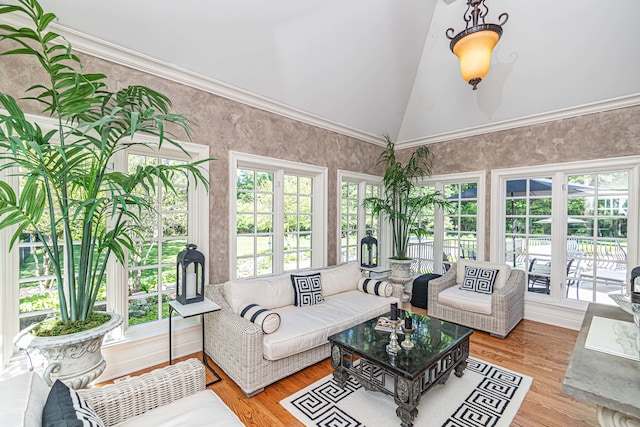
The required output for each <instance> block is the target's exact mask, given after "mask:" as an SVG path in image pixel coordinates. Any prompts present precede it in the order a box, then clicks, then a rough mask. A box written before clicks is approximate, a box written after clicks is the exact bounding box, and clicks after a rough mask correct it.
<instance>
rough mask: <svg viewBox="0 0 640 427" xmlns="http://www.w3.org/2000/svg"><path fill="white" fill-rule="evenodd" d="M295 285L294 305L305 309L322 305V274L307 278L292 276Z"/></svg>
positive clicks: (310, 275) (311, 275)
mask: <svg viewBox="0 0 640 427" xmlns="http://www.w3.org/2000/svg"><path fill="white" fill-rule="evenodd" d="M291 283H292V284H293V295H294V297H293V303H294V305H295V306H297V307H304V306H309V305H315V304H322V303H323V302H324V299H323V298H322V281H321V280H320V273H315V274H309V275H307V276H296V275H294V274H292V275H291Z"/></svg>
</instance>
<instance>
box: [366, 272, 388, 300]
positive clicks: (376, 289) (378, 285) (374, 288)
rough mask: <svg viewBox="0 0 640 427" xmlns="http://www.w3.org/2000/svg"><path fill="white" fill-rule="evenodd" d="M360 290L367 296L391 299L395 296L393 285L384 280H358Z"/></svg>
mask: <svg viewBox="0 0 640 427" xmlns="http://www.w3.org/2000/svg"><path fill="white" fill-rule="evenodd" d="M358 289H359V290H360V291H362V292H364V293H365V294H371V295H378V296H381V297H390V296H391V294H393V285H392V284H391V283H389V282H385V281H384V280H376V279H369V278H367V277H362V278H361V279H360V280H358Z"/></svg>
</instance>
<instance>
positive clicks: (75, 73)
mask: <svg viewBox="0 0 640 427" xmlns="http://www.w3.org/2000/svg"><path fill="white" fill-rule="evenodd" d="M0 14H18V15H22V16H23V17H24V18H26V19H28V20H29V22H30V23H31V25H30V26H29V27H24V28H15V27H12V26H11V25H2V26H0V48H1V54H2V55H4V56H8V55H9V56H11V55H22V56H28V57H32V58H33V59H34V62H36V63H39V64H40V67H41V70H42V72H43V75H44V76H46V79H45V80H46V82H45V83H42V82H39V81H37V82H34V85H33V86H31V87H30V88H29V89H27V93H28V94H29V96H28V98H27V99H30V100H34V101H36V102H38V103H39V104H40V105H41V106H42V114H43V115H48V116H50V117H52V118H53V119H54V120H55V121H56V126H55V127H54V128H53V129H51V130H45V129H43V128H42V127H41V126H40V125H39V124H38V123H37V122H35V121H32V120H31V119H30V118H29V117H27V116H26V115H25V113H24V112H23V110H22V108H21V106H20V103H18V102H17V101H16V100H15V99H14V98H12V97H11V96H8V95H6V94H2V93H0V108H2V109H4V110H5V111H6V113H5V112H2V113H0V175H2V174H4V176H5V178H7V179H6V180H0V230H2V229H9V230H10V232H11V234H12V237H11V243H10V248H14V246H15V243H16V242H17V241H19V239H20V238H21V236H23V233H29V234H32V235H35V236H36V239H37V241H38V242H39V244H41V245H42V246H43V248H44V250H45V252H46V254H47V256H48V259H49V261H50V263H51V267H52V269H53V274H54V275H55V278H56V282H57V292H58V300H59V316H58V317H57V319H56V320H55V321H54V323H55V324H54V325H49V326H47V327H45V326H44V325H37V326H36V327H35V328H33V330H31V331H26V332H25V331H23V332H22V333H21V335H20V337H19V339H18V343H19V345H20V346H21V347H23V346H26V347H27V348H36V349H38V350H40V352H41V353H42V354H43V355H44V356H45V358H46V359H49V362H48V364H47V365H46V367H45V371H44V377H45V379H46V380H47V381H48V382H49V383H51V382H52V381H55V379H57V378H58V379H61V380H63V381H64V382H66V383H67V384H69V385H70V386H72V387H74V388H79V387H84V386H86V385H87V384H88V383H89V382H91V381H93V380H94V379H95V378H96V377H97V376H98V375H100V373H102V372H103V371H104V369H105V366H106V362H105V361H104V358H103V357H102V354H101V352H100V347H101V345H102V339H103V337H104V335H105V334H106V333H108V332H109V331H110V330H112V329H114V328H116V327H117V326H118V325H119V324H120V323H121V322H122V317H121V316H119V315H118V314H115V313H104V312H103V313H99V312H95V311H94V305H95V302H96V298H97V296H98V293H99V289H100V286H101V284H102V283H103V279H104V278H105V274H106V268H107V262H108V261H109V260H110V259H111V257H115V259H116V260H117V261H118V262H120V263H124V262H125V261H126V256H127V253H128V251H129V252H135V251H136V248H135V244H134V238H135V237H143V236H142V233H143V230H144V226H143V224H142V223H141V222H142V221H143V217H144V214H145V213H146V212H149V211H152V210H153V206H152V204H151V202H150V201H149V199H150V197H149V195H150V194H153V193H154V192H155V191H156V187H157V186H158V185H163V186H164V189H165V191H173V192H176V189H175V188H174V186H173V184H172V183H173V182H175V178H176V177H177V176H178V174H182V175H186V176H189V177H190V178H191V179H192V181H193V182H196V183H200V184H202V185H205V186H206V187H208V183H207V179H206V177H205V176H204V175H203V174H202V171H201V170H200V168H199V167H198V166H199V164H201V163H202V162H206V161H208V160H209V159H207V160H201V161H198V162H191V163H184V164H173V165H155V166H138V167H137V168H136V169H135V170H133V171H129V172H128V173H127V172H119V171H114V170H113V169H112V164H113V157H114V156H115V155H116V154H117V153H119V152H121V151H122V150H123V149H125V148H130V147H144V148H145V149H150V150H153V149H158V148H160V147H161V146H162V144H171V145H172V146H173V147H176V148H178V149H181V150H182V148H181V146H180V144H179V143H178V142H177V141H176V140H174V138H175V134H174V132H176V131H183V132H184V135H185V136H186V137H188V136H189V125H190V123H189V121H188V119H187V118H186V117H185V116H184V115H181V114H173V113H171V112H170V111H169V110H170V108H171V101H170V100H169V99H168V98H167V97H166V96H165V95H163V94H161V93H159V92H156V91H154V90H153V89H150V88H148V87H145V86H129V87H125V88H123V89H120V90H118V91H116V92H111V91H109V89H108V87H107V84H106V76H105V75H103V74H85V73H82V72H81V71H80V70H81V67H82V65H81V63H80V59H79V58H78V57H77V56H76V55H75V54H74V53H73V52H72V50H71V46H70V45H69V43H68V42H67V41H66V40H65V39H63V38H62V37H60V36H59V35H58V34H56V33H55V32H52V31H49V30H48V26H49V24H50V23H51V22H52V21H53V20H55V19H56V16H55V15H54V14H52V13H47V12H44V11H43V10H42V7H41V6H40V4H39V3H38V2H37V1H36V0H18V2H16V4H11V5H8V4H0ZM140 136H143V137H144V138H145V139H144V141H145V142H140V139H139V137H140ZM150 140H151V141H153V142H149V141H150ZM183 151H184V150H183ZM185 153H186V152H185ZM15 176H18V177H19V178H20V186H21V188H20V191H17V190H16V188H14V187H13V186H12V185H11V183H10V182H9V181H10V180H9V179H8V178H13V177H15ZM9 285H10V286H15V284H13V283H12V284H9ZM123 286H126V285H125V284H123ZM32 332H35V334H34V333H32ZM43 335H50V336H43ZM69 345H70V346H71V349H69Z"/></svg>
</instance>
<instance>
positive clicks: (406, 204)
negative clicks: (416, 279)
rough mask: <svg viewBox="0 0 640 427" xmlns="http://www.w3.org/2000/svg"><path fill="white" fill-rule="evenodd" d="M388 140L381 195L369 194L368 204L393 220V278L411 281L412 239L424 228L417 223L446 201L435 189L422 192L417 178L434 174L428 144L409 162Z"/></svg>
mask: <svg viewBox="0 0 640 427" xmlns="http://www.w3.org/2000/svg"><path fill="white" fill-rule="evenodd" d="M382 136H383V137H384V139H385V141H386V143H387V145H386V148H385V150H384V151H383V152H382V153H381V154H380V156H379V157H378V162H377V164H383V165H385V171H384V176H383V179H382V184H383V190H382V193H381V195H380V197H368V198H366V199H365V200H364V203H365V206H368V207H370V208H371V209H372V211H373V213H374V214H376V215H379V214H383V218H386V220H387V221H388V222H389V224H390V226H391V231H392V235H393V250H394V255H393V256H392V257H391V258H389V265H390V267H391V275H390V279H391V280H392V281H394V282H396V283H400V284H405V283H407V282H409V281H410V280H411V275H410V268H411V262H412V260H411V258H410V257H409V256H408V252H407V251H408V248H409V238H410V236H411V235H412V234H414V235H421V234H422V233H423V232H424V230H422V229H421V228H420V227H418V224H417V223H416V221H417V219H418V216H419V215H420V213H421V212H422V213H425V212H426V209H427V208H429V207H433V206H435V205H441V206H444V205H446V202H445V201H444V200H442V199H441V198H440V197H439V196H440V194H439V193H438V192H435V191H431V192H427V193H423V194H420V193H419V191H418V188H417V180H418V179H420V178H424V177H427V176H430V175H431V170H432V154H431V152H430V151H429V149H428V148H427V147H419V148H417V149H416V150H415V151H414V152H413V153H412V154H411V157H410V158H409V160H408V161H407V162H406V164H402V163H401V162H400V161H399V160H398V159H397V158H396V151H395V144H394V142H393V141H392V140H391V137H390V136H389V135H388V134H384V135H382Z"/></svg>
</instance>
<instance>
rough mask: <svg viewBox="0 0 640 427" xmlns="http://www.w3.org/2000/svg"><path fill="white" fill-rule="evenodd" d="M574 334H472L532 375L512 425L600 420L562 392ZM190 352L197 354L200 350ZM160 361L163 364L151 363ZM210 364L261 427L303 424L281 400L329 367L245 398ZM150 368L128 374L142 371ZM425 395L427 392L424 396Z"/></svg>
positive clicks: (224, 393) (539, 330)
mask: <svg viewBox="0 0 640 427" xmlns="http://www.w3.org/2000/svg"><path fill="white" fill-rule="evenodd" d="M405 309H408V310H411V311H414V312H416V313H421V314H426V310H423V309H420V308H412V307H411V306H410V305H407V304H405ZM577 336H578V332H577V331H572V330H568V329H564V328H559V327H555V326H550V325H546V324H543V323H538V322H533V321H529V320H523V321H522V322H520V324H519V325H518V326H517V327H516V329H515V330H513V331H512V332H511V333H510V334H509V336H508V337H507V338H506V339H504V340H502V339H499V338H495V337H492V336H490V335H489V334H486V333H484V332H478V331H476V332H474V333H473V335H472V336H471V350H470V353H471V356H473V357H476V358H479V359H482V360H486V361H488V362H492V363H495V364H497V365H500V366H503V367H505V368H508V369H512V370H514V371H517V372H520V373H522V374H526V375H529V376H531V377H533V384H532V386H531V389H530V390H529V393H528V394H527V396H526V397H525V400H524V402H523V403H522V406H521V407H520V410H519V411H518V414H517V416H516V418H515V419H514V421H513V423H512V426H523V427H524V426H527V427H529V426H545V427H555V426H558V427H560V426H562V427H569V426H571V427H573V426H598V425H599V424H598V421H597V417H596V411H595V407H594V406H593V405H591V404H589V403H587V402H585V401H583V400H579V399H575V398H573V397H571V396H569V395H567V394H565V393H563V392H562V379H563V378H564V374H565V370H566V368H567V365H568V363H569V359H570V358H571V352H572V351H573V346H574V344H575V341H576V338H577ZM188 357H200V354H193V355H191V356H188ZM188 357H185V358H183V359H187V358H188ZM210 363H211V361H210ZM160 366H163V365H158V366H156V367H154V368H157V367H160ZM212 366H214V367H215V368H216V371H217V372H218V373H220V375H221V377H222V378H223V380H222V381H221V382H219V383H217V384H213V385H211V386H210V387H209V388H210V389H211V390H213V391H214V392H216V394H217V395H218V396H220V398H221V399H222V400H223V401H224V402H225V403H226V404H227V406H229V408H231V410H232V411H234V412H235V413H236V414H237V415H238V417H239V418H240V420H241V421H242V422H243V423H245V424H246V425H247V426H265V427H271V426H280V425H282V426H301V425H302V424H300V423H299V422H298V421H297V420H296V419H295V418H294V417H293V416H291V415H290V414H289V413H288V412H287V411H286V410H285V409H284V408H283V407H282V406H280V404H279V402H280V400H282V399H283V398H285V397H287V396H289V395H291V394H293V393H295V392H296V391H298V390H300V389H302V388H304V387H306V386H308V385H309V384H311V383H313V382H315V381H317V380H319V379H320V378H322V377H324V376H326V375H329V374H330V373H331V372H332V368H331V364H330V362H329V359H326V360H324V361H322V362H319V363H317V364H315V365H313V366H310V367H308V368H306V369H304V370H302V371H300V372H298V373H297V374H295V375H292V376H290V377H288V378H285V379H283V380H280V381H278V382H277V383H275V384H272V385H271V386H269V387H266V388H265V390H264V391H263V392H262V393H259V394H257V395H256V396H254V397H251V398H247V397H246V396H245V395H244V393H242V391H240V389H239V388H238V386H236V385H235V383H234V382H233V381H232V380H231V379H229V377H227V376H226V375H225V374H224V372H223V371H222V369H220V368H218V367H217V366H216V365H215V363H212ZM154 368H150V369H146V370H143V371H139V372H136V373H133V374H131V375H137V374H141V373H143V372H146V371H149V370H151V369H154ZM207 374H208V376H209V378H208V381H211V380H213V379H214V378H213V375H212V374H211V373H209V372H208V371H207ZM428 396H429V395H428V394H426V395H425V397H423V398H428ZM398 425H399V423H398ZM385 427H386V426H385Z"/></svg>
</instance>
